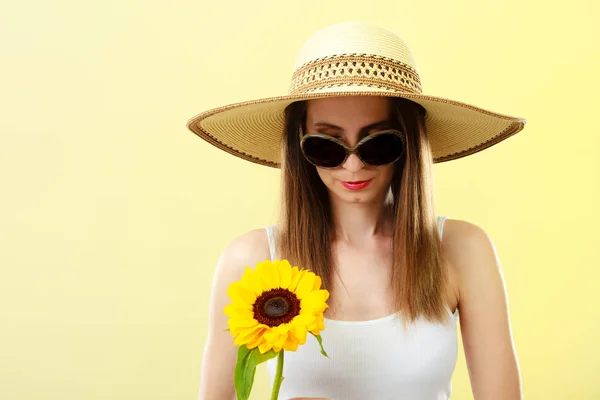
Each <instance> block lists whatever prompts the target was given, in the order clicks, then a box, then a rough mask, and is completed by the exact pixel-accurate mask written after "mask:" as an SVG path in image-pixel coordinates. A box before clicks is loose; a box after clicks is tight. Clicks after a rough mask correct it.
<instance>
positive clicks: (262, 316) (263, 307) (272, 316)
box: [253, 288, 300, 326]
mask: <svg viewBox="0 0 600 400" xmlns="http://www.w3.org/2000/svg"><path fill="white" fill-rule="evenodd" d="M253 311H254V318H255V319H256V320H257V321H258V322H259V323H261V324H265V325H267V326H278V325H281V324H285V323H287V322H290V321H291V320H292V319H293V318H294V317H295V316H296V315H298V314H299V313H300V300H298V298H297V297H296V295H295V294H294V293H292V292H290V291H289V290H287V289H281V288H277V289H271V290H269V291H268V292H264V293H263V294H261V295H260V296H259V297H258V298H257V299H256V301H255V302H254V305H253Z"/></svg>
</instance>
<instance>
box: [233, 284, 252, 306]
mask: <svg viewBox="0 0 600 400" xmlns="http://www.w3.org/2000/svg"><path fill="white" fill-rule="evenodd" d="M227 294H228V295H229V298H230V299H231V300H232V301H233V302H234V303H238V304H239V305H252V304H254V302H255V301H256V295H255V294H254V293H253V292H252V291H251V290H250V289H248V288H246V287H245V286H244V285H243V284H242V283H241V282H240V281H236V282H233V283H232V284H231V285H229V287H228V288H227Z"/></svg>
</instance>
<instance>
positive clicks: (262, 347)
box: [258, 341, 273, 354]
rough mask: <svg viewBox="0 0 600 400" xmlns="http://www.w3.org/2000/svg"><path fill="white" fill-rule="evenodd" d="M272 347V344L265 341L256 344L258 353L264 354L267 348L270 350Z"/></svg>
mask: <svg viewBox="0 0 600 400" xmlns="http://www.w3.org/2000/svg"><path fill="white" fill-rule="evenodd" d="M272 348H273V346H272V345H270V344H269V343H267V342H266V341H262V342H261V343H260V344H259V345H258V351H259V352H260V354H265V353H266V352H268V351H269V350H271V349H272Z"/></svg>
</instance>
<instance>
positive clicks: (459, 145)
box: [187, 89, 526, 168]
mask: <svg viewBox="0 0 600 400" xmlns="http://www.w3.org/2000/svg"><path fill="white" fill-rule="evenodd" d="M355 90H356V89H355ZM337 96H386V97H387V96H389V97H402V98H406V99H410V100H412V101H414V102H415V103H418V104H420V105H422V106H423V107H424V108H425V109H426V111H427V114H426V119H425V124H426V127H427V133H428V137H429V141H430V145H431V150H432V155H433V162H434V163H441V162H446V161H451V160H456V159H459V158H462V157H466V156H468V155H471V154H474V153H477V152H480V151H482V150H484V149H486V148H489V147H491V146H493V145H495V144H497V143H500V142H501V141H503V140H505V139H507V138H509V137H511V136H513V135H515V134H516V133H518V132H520V131H521V130H522V129H523V128H524V126H525V123H526V120H525V119H523V118H517V117H511V116H508V115H503V114H499V113H495V112H492V111H488V110H485V109H482V108H479V107H476V106H472V105H469V104H466V103H462V102H459V101H455V100H449V99H445V98H441V97H436V96H430V95H422V94H412V93H398V92H382V91H381V89H379V90H378V91H376V92H374V91H347V90H346V91H330V92H326V93H323V92H321V93H310V94H306V93H304V94H296V95H288V96H279V97H269V98H263V99H259V100H251V101H245V102H239V103H234V104H230V105H227V106H224V107H218V108H214V109H211V110H208V111H205V112H203V113H201V114H198V115H196V116H195V117H193V118H191V119H190V120H189V121H188V122H187V127H188V128H189V129H190V130H191V131H192V132H194V133H195V134H197V135H198V136H199V137H201V138H202V139H204V140H205V141H207V142H208V143H210V144H212V145H213V146H215V147H218V148H219V149H221V150H224V151H226V152H228V153H230V154H233V155H234V156H236V157H240V158H242V159H244V160H247V161H251V162H253V163H256V164H260V165H266V166H269V167H273V168H279V167H280V166H281V163H280V155H281V137H282V134H283V129H284V109H285V108H286V107H287V106H288V105H289V104H291V103H293V102H295V101H301V100H310V99H318V98H324V97H337Z"/></svg>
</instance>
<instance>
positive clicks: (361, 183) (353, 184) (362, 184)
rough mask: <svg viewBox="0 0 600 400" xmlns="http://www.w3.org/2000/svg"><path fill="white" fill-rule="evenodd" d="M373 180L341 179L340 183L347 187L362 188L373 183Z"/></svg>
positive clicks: (351, 188)
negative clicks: (349, 180) (350, 180)
mask: <svg viewBox="0 0 600 400" xmlns="http://www.w3.org/2000/svg"><path fill="white" fill-rule="evenodd" d="M372 180H373V178H371V179H369V180H366V181H354V182H346V181H340V183H341V184H342V186H344V187H345V188H346V189H350V190H361V189H364V188H366V187H367V186H368V185H369V183H371V181H372Z"/></svg>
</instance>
